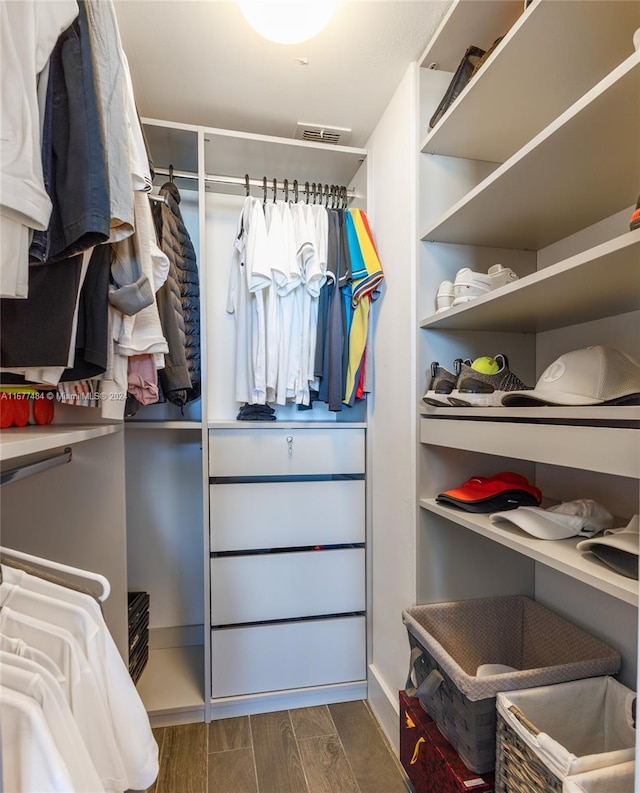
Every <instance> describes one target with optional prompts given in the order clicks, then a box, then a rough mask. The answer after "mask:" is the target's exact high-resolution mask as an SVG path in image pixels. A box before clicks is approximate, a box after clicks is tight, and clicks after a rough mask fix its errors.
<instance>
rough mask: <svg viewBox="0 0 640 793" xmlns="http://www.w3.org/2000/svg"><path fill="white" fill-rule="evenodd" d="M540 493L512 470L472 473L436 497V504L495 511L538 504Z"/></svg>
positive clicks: (469, 509)
mask: <svg viewBox="0 0 640 793" xmlns="http://www.w3.org/2000/svg"><path fill="white" fill-rule="evenodd" d="M541 501H542V493H541V492H540V490H538V488H537V487H534V486H533V485H530V484H529V482H528V481H527V479H526V477H524V476H522V475H521V474H516V473H514V472H513V471H502V472H500V473H498V474H494V475H493V476H474V477H472V478H471V479H468V480H467V481H466V482H463V483H462V484H461V485H460V486H459V487H455V488H453V489H451V490H445V491H444V492H443V493H440V494H439V495H437V496H436V502H437V503H438V504H445V505H447V506H453V507H458V508H459V509H463V510H465V511H466V512H484V513H487V512H497V511H499V510H507V509H515V508H516V507H521V506H538V505H539V504H540V502H541Z"/></svg>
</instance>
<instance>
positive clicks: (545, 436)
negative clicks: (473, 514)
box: [420, 408, 640, 479]
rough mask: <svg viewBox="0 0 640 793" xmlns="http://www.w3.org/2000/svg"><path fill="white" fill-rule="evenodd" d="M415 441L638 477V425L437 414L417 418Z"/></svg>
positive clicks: (639, 472)
mask: <svg viewBox="0 0 640 793" xmlns="http://www.w3.org/2000/svg"><path fill="white" fill-rule="evenodd" d="M444 410H446V408H442V411H444ZM504 410H505V411H506V410H508V408H505V409H504ZM532 410H534V411H535V410H537V408H532ZM603 410H604V408H603ZM440 415H442V413H440ZM420 441H421V443H424V444H427V445H430V446H440V447H445V448H447V449H461V450H464V451H470V452H479V453H482V454H493V455H497V456H498V457H509V458H512V459H525V460H530V461H532V462H537V463H548V464H549V465H559V466H564V467H568V468H580V469H583V470H586V471H597V472H600V473H604V474H615V475H618V476H626V477H632V478H634V479H639V478H640V429H627V428H622V427H601V426H597V427H594V426H572V425H558V424H534V423H527V422H510V421H503V422H496V421H469V420H465V419H463V418H460V419H446V418H439V417H438V418H422V419H421V421H420ZM472 474H473V471H470V472H469V475H472Z"/></svg>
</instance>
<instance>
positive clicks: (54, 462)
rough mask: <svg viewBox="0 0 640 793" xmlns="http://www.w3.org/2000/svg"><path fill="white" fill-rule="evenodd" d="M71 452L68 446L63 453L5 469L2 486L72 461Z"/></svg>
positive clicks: (1, 480) (1, 475)
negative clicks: (8, 469)
mask: <svg viewBox="0 0 640 793" xmlns="http://www.w3.org/2000/svg"><path fill="white" fill-rule="evenodd" d="M71 454H72V453H71V449H69V448H66V449H65V450H64V452H62V454H56V455H54V456H53V457H47V458H46V459H45V460H39V461H38V462H37V463H27V464H26V465H21V466H19V467H18V468H12V469H11V470H10V471H3V472H2V474H0V486H1V485H8V484H9V483H10V482H17V481H19V480H20V479H27V477H29V476H33V475H34V474H39V473H41V472H42V471H48V470H49V468H56V467H57V466H58V465H64V464H65V463H70V462H71Z"/></svg>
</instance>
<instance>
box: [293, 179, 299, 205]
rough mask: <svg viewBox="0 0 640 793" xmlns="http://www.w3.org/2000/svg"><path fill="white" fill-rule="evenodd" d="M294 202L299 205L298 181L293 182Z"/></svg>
mask: <svg viewBox="0 0 640 793" xmlns="http://www.w3.org/2000/svg"><path fill="white" fill-rule="evenodd" d="M293 200H294V201H295V202H296V204H297V203H298V180H297V179H294V180H293Z"/></svg>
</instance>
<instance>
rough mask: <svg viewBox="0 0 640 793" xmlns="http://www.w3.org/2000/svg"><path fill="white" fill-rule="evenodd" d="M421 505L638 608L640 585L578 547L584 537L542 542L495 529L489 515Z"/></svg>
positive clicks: (430, 503) (511, 530)
mask: <svg viewBox="0 0 640 793" xmlns="http://www.w3.org/2000/svg"><path fill="white" fill-rule="evenodd" d="M420 506H421V507H422V509H426V510H428V511H430V512H434V513H435V514H437V515H442V516H443V517H445V518H446V519H447V520H450V521H452V522H454V523H457V524H458V525H460V526H464V527H465V528H467V529H470V530H471V531H473V532H476V534H481V535H482V536H484V537H487V538H488V539H490V540H493V541H494V542H497V543H499V544H500V545H504V546H506V547H507V548H512V549H513V550H514V551H518V553H521V554H523V555H524V556H528V557H529V558H531V559H533V560H535V561H536V562H540V563H542V564H544V565H545V566H547V567H550V568H552V569H554V570H558V571H559V572H561V573H564V574H565V575H568V576H570V577H571V578H575V579H577V580H578V581H582V582H583V583H585V584H588V585H589V586H592V587H595V588H596V589H598V590H600V591H601V592H605V593H606V594H608V595H611V596H612V597H615V598H617V599H619V600H622V601H624V602H625V603H630V604H631V605H633V606H637V605H638V582H637V581H634V580H632V579H630V578H625V577H624V576H622V575H619V574H618V573H615V572H614V571H613V570H610V569H609V568H608V567H606V565H604V564H602V563H601V562H600V561H599V560H598V559H596V558H595V557H594V556H593V555H592V554H582V553H580V552H579V551H578V550H577V549H576V545H577V544H578V542H579V541H580V540H581V539H584V538H582V537H570V538H569V539H566V540H540V539H538V538H536V537H531V536H529V535H527V534H525V532H523V531H520V530H519V529H518V528H516V527H513V528H511V527H507V526H494V525H493V523H491V521H490V520H489V516H488V515H481V514H476V513H471V512H463V511H462V510H456V509H454V508H451V507H446V506H443V505H441V504H438V503H436V501H435V499H432V498H422V499H420Z"/></svg>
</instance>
